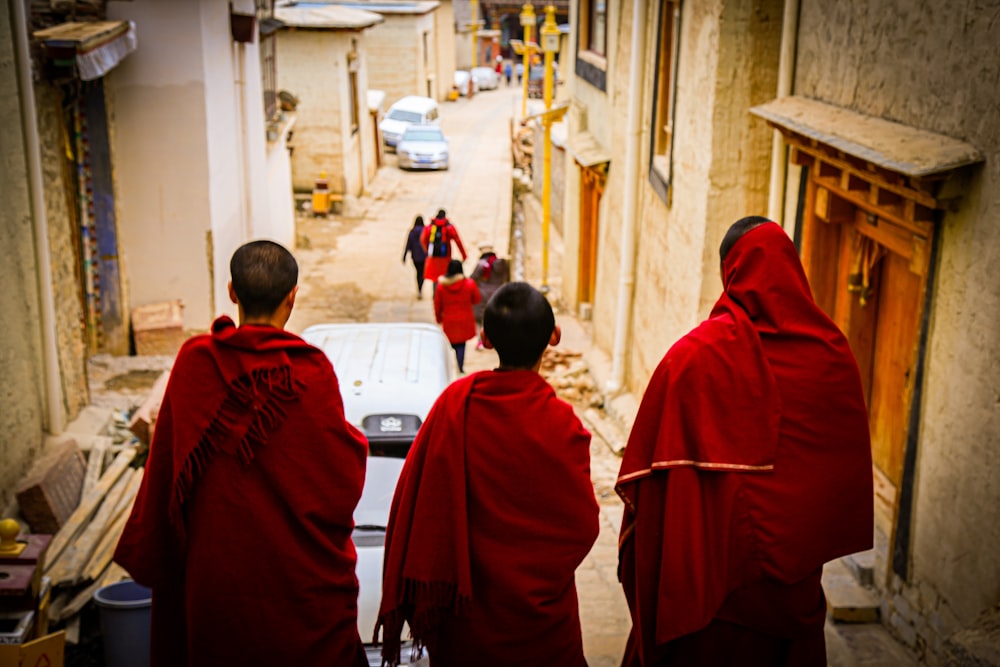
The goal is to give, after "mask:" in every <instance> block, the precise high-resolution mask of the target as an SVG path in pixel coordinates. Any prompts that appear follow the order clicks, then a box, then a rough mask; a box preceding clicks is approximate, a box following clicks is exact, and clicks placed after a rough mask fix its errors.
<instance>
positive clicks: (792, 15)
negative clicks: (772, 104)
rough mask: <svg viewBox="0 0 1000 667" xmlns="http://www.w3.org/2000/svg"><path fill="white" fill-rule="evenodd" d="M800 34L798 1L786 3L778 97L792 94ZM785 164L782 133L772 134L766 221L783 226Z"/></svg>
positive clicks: (780, 54)
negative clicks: (796, 51)
mask: <svg viewBox="0 0 1000 667" xmlns="http://www.w3.org/2000/svg"><path fill="white" fill-rule="evenodd" d="M798 34H799V0H785V16H784V19H783V21H782V24H781V47H780V48H781V51H780V52H779V56H778V95H777V96H778V97H779V98H780V97H787V96H788V95H791V94H792V78H793V75H794V74H795V48H796V44H797V42H798ZM787 173H788V162H787V159H786V156H785V141H784V139H783V138H782V136H781V132H779V131H778V130H774V137H773V138H772V140H771V182H770V192H769V193H768V198H767V217H768V218H770V219H771V220H774V221H775V222H778V223H781V224H782V226H784V222H783V220H782V219H783V218H784V212H785V178H786V176H787Z"/></svg>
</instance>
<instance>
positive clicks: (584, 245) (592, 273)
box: [577, 164, 607, 303]
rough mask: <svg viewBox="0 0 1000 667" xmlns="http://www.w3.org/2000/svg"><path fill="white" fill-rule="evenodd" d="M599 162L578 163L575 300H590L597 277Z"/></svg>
mask: <svg viewBox="0 0 1000 667" xmlns="http://www.w3.org/2000/svg"><path fill="white" fill-rule="evenodd" d="M603 166H604V165H603V164H602V165H598V166H597V167H580V183H581V186H580V261H579V267H580V272H579V281H578V283H577V303H593V301H594V287H595V284H596V280H597V244H598V240H599V236H598V234H599V232H600V223H599V217H600V216H599V210H600V204H601V195H603V194H604V184H605V181H606V178H607V177H606V175H605V173H604V169H603Z"/></svg>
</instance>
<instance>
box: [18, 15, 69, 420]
mask: <svg viewBox="0 0 1000 667" xmlns="http://www.w3.org/2000/svg"><path fill="white" fill-rule="evenodd" d="M24 5H25V2H24V0H14V2H12V3H10V6H11V7H13V10H14V11H13V14H12V16H11V18H12V19H13V23H14V25H13V30H14V41H15V42H16V48H17V51H16V56H15V58H16V60H17V83H18V87H19V88H20V92H21V132H22V133H23V134H24V148H25V153H26V154H27V163H28V164H27V167H28V190H29V197H30V200H31V219H32V221H33V223H34V225H33V227H34V232H35V261H36V263H37V277H38V293H39V300H40V303H39V306H40V309H41V333H42V364H43V366H44V372H45V405H46V418H47V421H48V432H49V433H51V434H52V435H58V434H60V433H62V431H63V429H64V428H65V427H66V415H65V414H64V412H63V405H62V379H61V377H60V375H59V347H58V345H57V343H56V306H55V300H54V298H53V296H52V258H51V256H50V255H49V235H48V229H49V224H48V219H47V217H46V215H45V198H44V192H45V186H44V184H43V180H42V154H41V150H40V149H39V147H38V117H37V116H36V115H35V114H36V112H35V89H34V83H33V82H32V80H31V56H30V55H29V52H28V22H27V19H26V17H25V12H24Z"/></svg>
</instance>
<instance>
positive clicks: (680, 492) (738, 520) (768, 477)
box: [617, 217, 873, 667]
mask: <svg viewBox="0 0 1000 667" xmlns="http://www.w3.org/2000/svg"><path fill="white" fill-rule="evenodd" d="M720 254H721V257H722V283H723V288H724V292H723V294H722V296H721V297H720V298H719V300H718V302H716V304H715V307H714V308H713V309H712V313H711V315H710V316H709V318H708V319H707V320H706V321H704V322H702V323H701V325H699V326H698V327H697V328H695V329H694V330H693V331H691V332H690V333H688V334H687V335H686V336H684V337H683V338H682V339H680V340H679V341H678V342H677V343H676V344H674V346H673V347H672V348H670V350H669V351H668V352H667V354H666V356H665V357H664V358H663V360H662V361H661V362H660V365H659V367H658V368H657V369H656V371H655V372H654V374H653V377H652V379H651V380H650V382H649V386H648V388H647V389H646V393H645V395H644V396H643V399H642V403H641V405H640V408H639V412H638V414H637V416H636V420H635V425H634V427H633V430H632V432H631V435H630V437H629V441H628V446H627V447H626V449H625V454H624V458H623V460H622V466H621V471H620V473H619V477H618V485H617V490H618V493H619V495H620V496H621V497H622V499H623V500H624V502H625V516H624V519H623V522H622V529H621V533H620V542H619V558H620V560H619V575H620V578H621V582H622V586H623V587H624V589H625V596H626V599H627V600H628V604H629V609H630V611H631V615H632V623H633V626H632V632H631V634H630V636H629V640H628V645H627V648H626V655H625V658H624V660H623V663H622V664H623V665H625V666H629V667H631V666H634V665H644V666H645V667H651V666H654V665H655V666H666V665H751V664H752V665H786V666H793V665H795V666H798V665H803V666H805V665H810V666H811V665H816V666H825V665H826V647H825V642H824V637H823V625H824V620H825V617H826V604H825V599H824V596H823V589H822V587H821V585H820V575H821V573H822V568H823V564H824V563H825V562H827V561H829V560H832V559H834V558H837V557H839V556H843V555H845V554H849V553H853V552H856V551H861V550H864V549H867V548H869V547H870V546H871V543H872V532H873V495H872V469H871V447H870V441H869V432H868V413H867V409H866V407H865V398H864V394H863V391H862V386H861V378H860V374H859V372H858V367H857V363H856V362H855V359H854V356H853V354H852V353H851V350H850V347H849V346H848V342H847V340H846V338H845V337H844V335H843V334H842V333H841V332H840V330H839V329H838V328H837V326H836V325H835V324H834V323H833V322H832V321H831V320H830V319H829V318H828V317H827V316H826V315H825V314H824V313H823V311H822V310H820V308H819V307H818V306H817V305H816V304H815V302H814V301H813V298H812V294H811V292H810V289H809V284H808V282H807V281H806V276H805V273H804V271H803V269H802V265H801V263H800V261H799V257H798V254H797V253H796V250H795V247H794V245H793V244H792V242H791V241H790V240H789V238H788V236H787V235H786V234H785V232H784V231H783V230H782V229H781V227H779V226H778V225H776V224H775V223H773V222H770V221H768V220H766V219H765V218H759V217H751V218H744V219H742V220H740V221H738V222H737V223H736V224H734V225H733V226H732V227H731V228H730V230H729V232H728V233H727V234H726V237H725V239H724V240H723V242H722V247H721V250H720Z"/></svg>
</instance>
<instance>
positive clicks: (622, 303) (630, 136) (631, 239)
mask: <svg viewBox="0 0 1000 667" xmlns="http://www.w3.org/2000/svg"><path fill="white" fill-rule="evenodd" d="M645 7H646V2H645V0H632V38H631V44H632V51H631V53H630V55H629V76H628V79H629V80H628V91H629V100H628V124H627V126H626V129H625V141H626V143H625V201H624V205H623V206H622V238H621V249H622V250H621V252H622V254H621V263H620V264H619V270H618V310H617V314H616V317H615V338H614V348H613V350H612V355H611V381H610V382H609V383H608V387H607V390H608V393H610V394H612V395H614V394H616V393H618V392H620V391H621V390H622V389H623V388H624V386H625V347H626V343H627V342H628V336H629V321H630V318H631V317H632V298H633V296H634V295H635V249H636V242H635V230H636V226H637V224H638V222H637V220H636V208H637V207H636V202H637V200H638V192H639V187H638V186H639V161H640V159H641V158H642V155H641V151H640V148H641V141H640V139H641V138H642V131H643V130H642V123H641V118H640V116H641V110H642V109H643V104H642V88H643V86H642V81H643V64H644V63H643V61H644V56H645V55H646V30H645V28H646V22H645V21H643V20H641V18H640V17H641V14H642V12H643V10H644V9H645Z"/></svg>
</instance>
